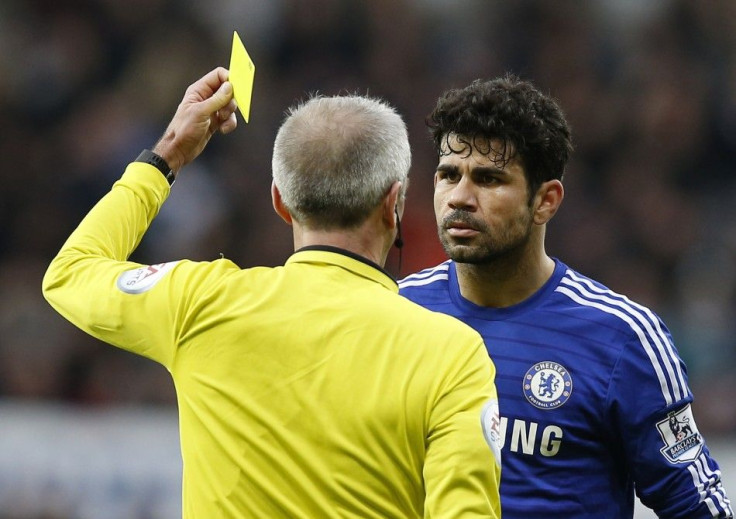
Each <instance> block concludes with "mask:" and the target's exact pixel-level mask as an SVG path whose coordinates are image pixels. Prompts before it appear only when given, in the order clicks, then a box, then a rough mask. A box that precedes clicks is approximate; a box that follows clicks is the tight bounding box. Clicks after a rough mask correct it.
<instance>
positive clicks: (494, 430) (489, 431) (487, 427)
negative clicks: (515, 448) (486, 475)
mask: <svg viewBox="0 0 736 519" xmlns="http://www.w3.org/2000/svg"><path fill="white" fill-rule="evenodd" d="M480 424H481V426H482V427H483V436H485V438H486V443H488V446H489V447H490V448H491V451H493V457H494V458H495V459H496V463H497V464H498V465H499V466H500V465H501V444H502V443H503V441H502V438H501V415H500V414H499V411H498V400H495V399H494V400H489V401H488V402H486V405H484V406H483V410H482V411H481V412H480Z"/></svg>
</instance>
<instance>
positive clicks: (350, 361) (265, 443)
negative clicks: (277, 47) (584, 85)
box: [43, 68, 500, 519]
mask: <svg viewBox="0 0 736 519" xmlns="http://www.w3.org/2000/svg"><path fill="white" fill-rule="evenodd" d="M227 79H228V71H227V70H226V69H224V68H217V69H215V70H213V71H211V72H210V73H208V74H207V75H205V76H204V77H202V78H201V79H200V80H198V81H196V82H195V83H194V84H192V85H191V86H190V87H189V88H188V89H187V91H186V94H185V96H184V98H183V100H182V102H181V104H180V105H179V107H178V109H177V110H176V113H175V114H174V116H173V118H172V120H171V122H170V124H169V126H168V128H167V130H166V131H165V132H164V135H163V136H162V138H161V140H160V141H159V142H158V143H157V144H156V145H155V146H154V148H153V149H152V150H151V151H145V152H144V153H142V154H141V156H139V157H138V158H137V159H136V160H135V161H134V162H132V163H131V164H130V165H129V166H128V167H127V169H126V171H125V173H124V174H123V175H122V177H121V178H120V180H118V181H117V182H116V183H115V184H114V186H113V187H112V189H111V190H110V192H109V193H108V194H106V195H105V196H104V197H103V198H102V200H101V201H100V202H98V204H97V205H96V206H95V207H94V208H93V209H92V210H91V211H90V212H89V213H88V215H87V216H86V217H85V218H84V220H83V221H82V222H81V224H80V225H79V227H78V228H77V229H76V230H75V231H74V232H73V233H72V235H71V236H70V237H69V238H68V240H67V241H66V243H65V244H64V245H63V247H62V248H61V251H60V252H59V254H58V256H56V258H54V260H53V261H52V263H51V265H50V266H49V268H48V271H47V273H46V275H45V277H44V281H43V292H44V295H45V296H46V298H47V299H48V301H49V302H50V303H51V304H52V305H53V306H54V308H56V309H57V310H58V311H59V312H60V313H61V314H62V315H63V316H64V317H66V318H67V319H69V320H70V321H71V322H72V323H74V324H75V325H77V326H78V327H80V328H81V329H82V330H84V331H86V332H88V333H90V334H92V335H93V336H95V337H97V338H99V339H101V340H103V341H106V342H109V343H110V344H113V345H115V346H118V347H120V348H123V349H125V350H128V351H130V352H133V353H136V354H139V355H144V356H146V357H149V358H151V359H153V360H154V361H156V362H159V363H160V364H162V365H163V366H164V367H165V368H166V369H167V370H168V371H169V372H170V373H171V376H172V378H173V381H174V385H175V387H176V394H177V400H178V407H179V422H180V433H181V449H182V457H183V465H184V474H183V515H184V517H186V518H196V519H199V518H239V519H240V518H244V517H254V518H265V517H268V518H277V517H285V518H286V517H288V518H315V517H320V518H329V517H341V518H344V517H361V518H366V517H374V518H419V517H453V518H454V517H470V516H472V517H491V518H498V517H500V510H499V497H498V484H499V472H500V465H499V463H500V460H499V459H498V456H499V453H498V450H497V449H498V447H497V443H496V440H497V438H496V433H497V424H498V406H497V404H496V401H495V399H496V390H495V386H494V380H493V379H494V374H495V372H494V367H493V365H492V363H491V361H490V359H489V358H488V355H487V354H486V351H485V347H484V345H483V340H482V338H481V337H480V335H479V334H478V333H477V332H476V331H474V330H473V329H472V328H470V327H468V326H466V325H465V324H463V323H460V322H459V321H457V320H455V319H453V318H450V317H448V316H442V317H441V318H437V317H436V316H435V315H434V314H433V313H432V312H430V311H428V310H426V309H424V308H422V307H421V306H419V305H416V304H414V303H411V302H410V301H408V300H407V299H405V298H403V297H401V296H399V295H398V285H397V284H396V281H395V280H394V279H393V278H392V277H391V276H390V275H389V274H387V273H386V272H385V271H384V270H383V268H382V265H383V264H384V262H385V260H386V257H387V255H388V252H389V250H390V248H391V246H392V244H393V243H394V240H395V237H396V234H397V232H396V231H397V225H398V222H399V220H398V219H399V217H400V215H401V214H403V210H404V191H405V189H406V186H407V175H408V171H409V166H410V162H411V154H410V149H409V142H408V137H407V132H406V127H405V125H404V123H403V121H402V119H401V117H400V116H399V115H398V114H397V113H396V112H395V110H394V109H393V108H391V107H390V106H389V105H387V104H386V103H385V102H383V101H381V100H378V99H374V98H368V97H362V96H338V97H312V98H310V99H309V100H308V101H306V102H305V103H302V104H300V105H299V106H297V107H295V108H293V109H292V110H291V111H290V112H289V114H288V116H287V117H286V119H285V121H284V123H283V125H282V126H281V128H280V129H279V132H278V135H277V137H276V141H275V144H274V150H273V185H272V189H271V194H272V198H273V205H274V208H275V210H276V212H277V213H278V214H279V215H280V216H281V218H283V219H284V220H285V221H286V222H288V223H289V224H290V225H291V226H292V228H293V237H294V245H295V248H296V249H298V250H296V252H295V253H294V254H293V255H292V256H291V257H290V258H289V259H288V261H287V262H286V264H285V265H283V266H280V267H277V268H266V267H261V268H249V269H241V268H239V267H238V266H236V265H235V264H234V263H233V262H232V261H230V260H227V259H218V260H215V261H211V262H194V261H188V260H180V261H169V262H166V263H161V264H156V265H140V264H136V263H132V262H129V261H126V258H127V257H128V256H129V255H130V254H131V252H132V251H133V250H134V249H135V248H136V245H137V244H138V243H139V241H140V240H141V238H142V236H143V235H144V233H145V232H146V229H147V228H148V226H149V225H150V223H151V221H152V220H153V218H154V217H155V215H156V214H157V212H158V211H159V209H160V207H161V205H162V204H163V203H164V200H165V199H166V198H167V197H168V196H169V193H170V183H171V182H172V181H173V179H174V178H175V177H176V175H177V174H180V172H181V169H182V168H183V167H184V166H186V165H187V164H188V163H190V162H191V161H192V160H194V159H195V158H196V157H197V156H198V155H199V154H200V153H201V152H202V151H203V149H204V147H205V145H206V144H207V142H208V141H209V139H210V137H211V136H212V135H213V133H215V132H216V131H218V130H220V131H221V132H222V133H228V132H230V131H232V130H234V129H235V127H236V124H237V123H236V119H235V110H236V109H237V107H236V104H235V102H234V100H233V97H232V96H233V94H232V85H231V83H230V82H229V81H227ZM167 180H169V181H168V182H167ZM254 225H257V223H254ZM396 316H401V318H400V319H397V318H396Z"/></svg>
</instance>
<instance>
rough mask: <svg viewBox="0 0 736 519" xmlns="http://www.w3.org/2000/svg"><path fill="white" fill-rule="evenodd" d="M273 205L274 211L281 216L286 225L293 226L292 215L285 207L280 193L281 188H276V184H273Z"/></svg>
mask: <svg viewBox="0 0 736 519" xmlns="http://www.w3.org/2000/svg"><path fill="white" fill-rule="evenodd" d="M271 203H272V204H273V209H274V211H276V214H277V215H279V216H280V217H281V218H282V219H283V220H284V221H285V222H286V223H288V224H289V225H291V223H292V218H291V213H290V212H289V210H288V209H287V208H286V206H285V205H284V201H283V200H282V199H281V192H280V191H279V188H278V187H276V183H275V182H271Z"/></svg>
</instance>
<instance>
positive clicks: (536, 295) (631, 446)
mask: <svg viewBox="0 0 736 519" xmlns="http://www.w3.org/2000/svg"><path fill="white" fill-rule="evenodd" d="M427 123H428V125H429V127H430V130H431V133H432V136H433V139H434V143H435V145H436V148H437V151H438V155H439V163H438V165H437V170H436V173H435V176H434V188H435V189H434V208H435V213H436V219H437V228H438V233H439V238H440V241H441V242H442V245H443V247H444V249H445V251H446V253H447V255H448V256H449V257H450V260H449V261H446V262H444V263H442V264H440V265H438V266H436V267H434V268H429V269H426V270H423V271H421V272H418V273H415V274H413V275H410V276H408V277H406V278H405V279H403V280H401V281H400V282H399V287H400V293H402V294H403V295H405V296H406V297H408V298H409V299H411V300H412V301H415V302H418V303H420V304H422V305H423V306H425V307H427V308H428V309H430V310H435V311H438V312H442V313H445V314H449V315H452V316H455V317H457V318H459V319H461V320H462V321H464V322H466V323H468V324H470V325H471V326H473V327H474V328H475V329H476V330H478V331H479V332H480V333H481V335H482V336H483V338H484V339H485V342H486V347H487V348H488V352H489V354H490V356H491V358H492V359H493V360H494V363H495V365H496V369H497V378H496V384H497V388H498V394H499V405H500V408H501V440H502V445H503V448H502V449H503V450H502V453H503V456H502V466H503V477H502V481H501V505H502V509H503V516H504V519H529V518H539V517H544V518H545V519H553V518H560V519H562V518H564V519H583V518H590V519H601V518H608V519H624V518H628V519H630V518H631V517H632V515H633V509H634V494H635V492H636V495H638V496H639V498H641V500H642V502H643V503H644V504H645V505H646V506H648V507H650V508H652V509H653V510H654V511H655V512H656V513H657V514H658V516H659V517H662V518H682V519H684V518H688V519H696V518H704V517H732V515H733V512H732V508H731V505H730V503H729V500H728V498H727V497H726V494H725V492H724V489H723V487H722V485H721V473H720V470H719V468H718V464H717V463H716V461H715V460H714V459H713V458H712V457H711V455H710V453H709V451H708V448H707V446H706V444H705V441H704V439H703V436H702V435H701V434H700V433H699V432H698V428H697V425H696V423H695V419H694V418H693V413H692V409H691V402H692V400H693V395H692V393H691V391H690V389H689V388H688V382H687V375H686V370H685V366H684V364H683V362H682V360H681V359H680V357H679V356H678V353H677V350H676V349H675V346H674V345H673V342H672V338H671V336H670V333H669V331H668V330H667V328H666V327H665V325H664V324H663V323H662V321H661V320H660V319H659V318H658V317H657V315H655V314H654V313H653V312H652V311H651V310H649V309H648V308H646V307H644V306H641V305H640V304H637V303H635V302H633V301H631V300H629V299H628V298H627V297H625V296H623V295H620V294H617V293H615V292H613V291H611V290H609V289H608V288H606V287H605V286H603V285H602V284H600V283H598V282H596V281H594V280H591V279H589V278H587V277H585V276H584V275H582V274H580V273H578V272H576V271H574V270H573V269H571V268H570V267H568V266H567V265H565V264H564V263H563V262H562V261H560V260H558V259H555V258H551V257H549V256H548V255H547V254H546V252H545V229H546V226H547V223H548V222H549V221H550V220H551V219H552V217H553V216H554V215H555V213H556V212H557V210H558V209H559V207H560V204H561V203H562V199H563V195H564V190H563V185H562V182H561V180H562V175H563V171H564V169H565V164H566V162H567V160H568V157H569V155H570V153H571V150H572V146H571V136H570V129H569V127H568V125H567V123H566V121H565V117H564V115H563V113H562V111H561V109H560V108H559V106H558V105H557V104H556V102H555V101H554V100H553V99H551V98H550V97H548V96H545V95H543V94H542V93H540V92H539V91H538V90H537V89H536V88H535V87H534V86H533V85H532V84H530V83H529V82H526V81H521V80H519V79H518V78H517V77H515V76H513V75H508V76H506V77H502V78H498V79H494V80H491V81H481V80H477V81H475V82H473V83H472V84H470V85H469V86H467V87H466V88H461V89H453V90H450V91H447V92H445V93H444V94H443V95H442V96H441V97H440V99H439V100H438V102H437V104H436V106H435V108H434V110H433V112H432V113H431V115H430V116H429V117H428V118H427Z"/></svg>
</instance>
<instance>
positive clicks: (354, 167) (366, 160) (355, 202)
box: [272, 95, 411, 229]
mask: <svg viewBox="0 0 736 519" xmlns="http://www.w3.org/2000/svg"><path fill="white" fill-rule="evenodd" d="M410 166H411V149H410V147H409V138H408V135H407V130H406V125H405V124H404V121H403V120H402V119H401V116H399V114H398V113H397V112H396V110H395V109H394V108H393V107H391V106H390V105H389V104H388V103H386V102H385V101H383V100H380V99H377V98H371V97H366V96H359V95H345V96H335V97H323V96H319V95H317V96H312V97H311V98H309V99H308V100H307V101H306V102H303V103H301V104H299V105H297V106H296V107H293V108H291V109H289V110H288V111H287V113H286V119H285V120H284V123H283V124H282V125H281V128H279V131H278V134H277V135H276V140H275V142H274V147H273V161H272V170H273V180H274V183H275V184H276V187H277V188H278V189H279V192H280V193H281V199H282V201H283V203H284V205H285V206H286V208H287V209H288V210H289V212H290V213H291V215H292V217H293V218H294V219H295V220H296V221H298V222H300V223H302V224H304V225H308V226H309V227H312V228H314V229H331V228H332V229H334V228H347V227H353V226H357V225H359V224H361V223H362V222H363V221H365V219H366V218H367V217H368V215H369V214H370V213H371V212H372V211H373V210H374V209H375V208H376V207H378V205H379V204H380V203H381V200H382V199H383V197H384V196H386V194H387V193H388V191H389V189H390V188H391V185H392V184H393V183H394V182H395V181H397V180H398V181H400V182H401V183H402V188H401V193H400V195H401V196H404V194H405V192H406V189H407V187H408V175H409V168H410Z"/></svg>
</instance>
